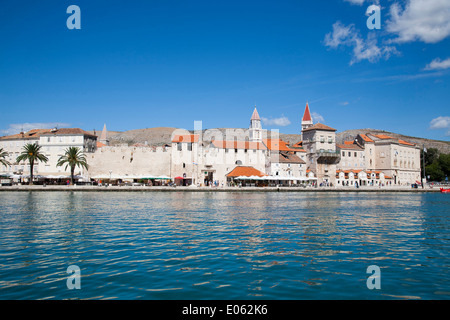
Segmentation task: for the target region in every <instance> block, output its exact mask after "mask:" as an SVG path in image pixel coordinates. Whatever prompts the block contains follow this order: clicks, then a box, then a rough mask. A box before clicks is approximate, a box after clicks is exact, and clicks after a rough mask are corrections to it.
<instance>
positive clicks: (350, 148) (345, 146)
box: [336, 144, 364, 151]
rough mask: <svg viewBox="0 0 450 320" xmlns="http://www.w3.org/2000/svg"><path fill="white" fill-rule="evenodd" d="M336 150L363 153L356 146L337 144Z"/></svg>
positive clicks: (361, 149)
mask: <svg viewBox="0 0 450 320" xmlns="http://www.w3.org/2000/svg"><path fill="white" fill-rule="evenodd" d="M336 147H337V148H339V149H344V150H355V151H363V150H364V149H363V148H361V147H360V146H358V145H356V144H337V145H336Z"/></svg>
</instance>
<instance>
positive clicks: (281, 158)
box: [270, 152, 306, 164]
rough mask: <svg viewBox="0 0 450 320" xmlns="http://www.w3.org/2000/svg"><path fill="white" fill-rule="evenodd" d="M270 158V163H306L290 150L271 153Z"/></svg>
mask: <svg viewBox="0 0 450 320" xmlns="http://www.w3.org/2000/svg"><path fill="white" fill-rule="evenodd" d="M270 160H271V162H272V163H294V164H296V163H301V164H306V162H305V161H304V160H302V159H301V158H300V157H299V156H297V155H295V154H293V153H292V152H280V153H276V154H272V155H271V156H270Z"/></svg>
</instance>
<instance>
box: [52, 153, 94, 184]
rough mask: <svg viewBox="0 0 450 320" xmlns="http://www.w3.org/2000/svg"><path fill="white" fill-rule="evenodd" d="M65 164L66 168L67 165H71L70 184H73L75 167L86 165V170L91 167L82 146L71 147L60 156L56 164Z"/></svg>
mask: <svg viewBox="0 0 450 320" xmlns="http://www.w3.org/2000/svg"><path fill="white" fill-rule="evenodd" d="M64 164H66V167H65V168H64V170H67V167H70V184H73V178H74V172H75V167H79V168H81V167H84V168H86V170H87V169H88V168H89V166H88V164H87V162H86V157H85V156H84V154H83V152H82V151H81V150H80V148H77V147H69V148H68V149H66V150H65V153H64V155H63V156H61V157H59V159H58V163H57V164H56V166H58V167H60V166H62V165H64Z"/></svg>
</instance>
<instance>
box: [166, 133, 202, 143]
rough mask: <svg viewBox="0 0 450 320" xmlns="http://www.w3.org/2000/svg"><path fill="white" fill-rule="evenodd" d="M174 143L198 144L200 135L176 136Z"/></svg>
mask: <svg viewBox="0 0 450 320" xmlns="http://www.w3.org/2000/svg"><path fill="white" fill-rule="evenodd" d="M172 142H175V143H176V142H198V134H184V135H176V136H175V137H173V139H172Z"/></svg>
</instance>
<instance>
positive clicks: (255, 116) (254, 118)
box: [250, 107, 261, 120]
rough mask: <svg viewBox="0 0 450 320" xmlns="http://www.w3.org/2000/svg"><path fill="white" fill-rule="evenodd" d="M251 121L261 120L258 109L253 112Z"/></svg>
mask: <svg viewBox="0 0 450 320" xmlns="http://www.w3.org/2000/svg"><path fill="white" fill-rule="evenodd" d="M250 120H261V118H260V117H259V114H258V110H256V107H255V110H253V114H252V118H251V119H250Z"/></svg>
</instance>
